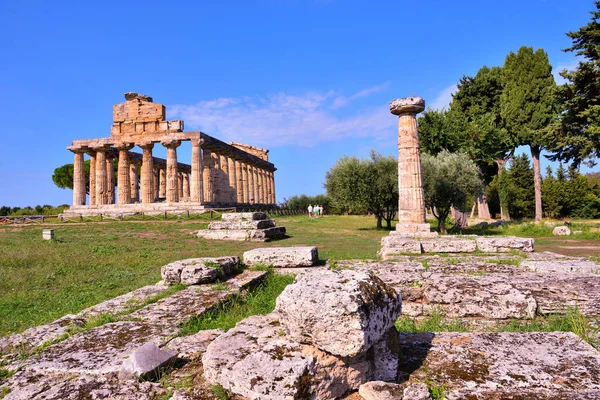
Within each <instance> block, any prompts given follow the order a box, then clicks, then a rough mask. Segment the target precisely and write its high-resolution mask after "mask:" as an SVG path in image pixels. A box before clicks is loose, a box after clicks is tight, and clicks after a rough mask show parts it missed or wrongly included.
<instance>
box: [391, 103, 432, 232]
mask: <svg viewBox="0 0 600 400" xmlns="http://www.w3.org/2000/svg"><path fill="white" fill-rule="evenodd" d="M424 109H425V100H423V99H422V98H420V97H408V98H403V99H397V100H394V101H392V102H391V103H390V112H391V113H392V114H394V115H398V116H399V119H398V194H399V201H398V225H397V226H396V231H397V232H398V233H402V234H407V235H411V236H418V235H419V233H425V234H427V233H429V231H430V228H429V224H428V223H427V222H426V220H425V199H424V196H423V183H422V180H421V155H420V153H419V147H420V146H419V131H418V129H417V118H416V115H417V114H418V113H420V112H421V111H423V110H424Z"/></svg>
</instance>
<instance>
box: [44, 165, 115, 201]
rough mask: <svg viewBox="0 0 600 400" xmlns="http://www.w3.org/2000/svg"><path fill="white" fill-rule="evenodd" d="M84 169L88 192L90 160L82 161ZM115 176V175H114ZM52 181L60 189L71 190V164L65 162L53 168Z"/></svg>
mask: <svg viewBox="0 0 600 400" xmlns="http://www.w3.org/2000/svg"><path fill="white" fill-rule="evenodd" d="M83 169H84V171H85V192H86V193H88V194H89V193H90V160H86V161H84V163H83ZM115 176H116V175H115ZM52 182H54V184H55V185H56V186H58V187H59V188H61V189H71V190H73V164H65V165H61V166H60V167H58V168H56V169H54V173H53V174H52Z"/></svg>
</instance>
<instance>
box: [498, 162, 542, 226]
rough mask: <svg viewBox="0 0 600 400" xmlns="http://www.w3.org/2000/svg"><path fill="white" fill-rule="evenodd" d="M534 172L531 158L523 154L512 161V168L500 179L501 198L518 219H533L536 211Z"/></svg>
mask: <svg viewBox="0 0 600 400" xmlns="http://www.w3.org/2000/svg"><path fill="white" fill-rule="evenodd" d="M532 186H533V171H532V169H531V166H530V165H529V158H528V157H527V155H526V154H521V155H519V156H516V157H515V158H513V159H512V162H511V165H510V168H509V169H508V171H505V172H504V174H502V177H501V178H500V182H499V184H498V191H499V192H500V198H501V199H503V201H504V203H505V204H507V205H508V210H509V212H510V214H511V215H512V216H513V217H515V218H517V219H521V218H525V217H531V216H533V215H534V211H535V200H534V193H533V192H532V191H531V187H532Z"/></svg>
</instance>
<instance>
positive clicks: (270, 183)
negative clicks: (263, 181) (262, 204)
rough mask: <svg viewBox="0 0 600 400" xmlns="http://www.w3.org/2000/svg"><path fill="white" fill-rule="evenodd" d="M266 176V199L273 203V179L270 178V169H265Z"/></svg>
mask: <svg viewBox="0 0 600 400" xmlns="http://www.w3.org/2000/svg"><path fill="white" fill-rule="evenodd" d="M266 178H267V201H268V202H269V204H273V203H274V202H273V181H272V180H271V171H266Z"/></svg>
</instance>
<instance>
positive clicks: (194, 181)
mask: <svg viewBox="0 0 600 400" xmlns="http://www.w3.org/2000/svg"><path fill="white" fill-rule="evenodd" d="M201 144H202V139H192V171H191V174H190V200H191V201H193V202H200V203H203V202H204V198H203V196H202V167H203V165H202V149H201V147H200V146H201Z"/></svg>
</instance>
